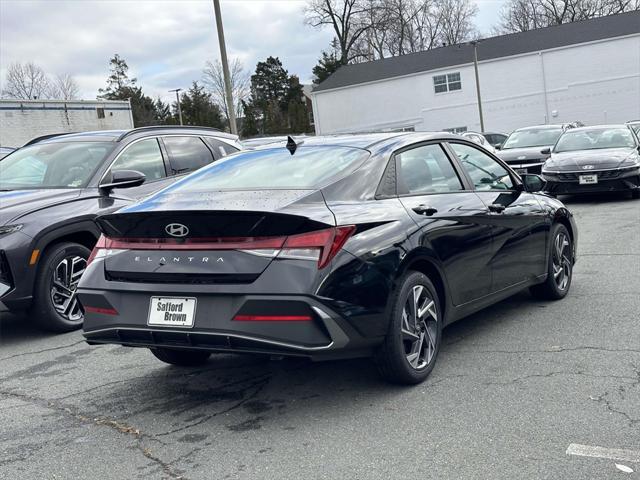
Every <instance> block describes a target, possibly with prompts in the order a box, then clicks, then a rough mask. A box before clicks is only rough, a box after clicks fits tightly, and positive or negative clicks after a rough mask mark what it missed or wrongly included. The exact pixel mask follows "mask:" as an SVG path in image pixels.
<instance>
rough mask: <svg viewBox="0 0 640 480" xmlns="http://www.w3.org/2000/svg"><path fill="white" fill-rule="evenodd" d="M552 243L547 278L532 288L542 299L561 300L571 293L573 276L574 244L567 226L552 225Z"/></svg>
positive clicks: (533, 292)
mask: <svg viewBox="0 0 640 480" xmlns="http://www.w3.org/2000/svg"><path fill="white" fill-rule="evenodd" d="M550 239H551V242H550V243H551V244H550V245H549V254H548V258H547V279H546V280H545V281H544V282H543V283H541V284H539V285H534V286H533V287H531V288H530V291H531V294H532V295H533V296H534V297H536V298H540V299H542V300H560V299H561V298H564V297H565V296H566V295H567V293H569V288H570V287H571V278H572V276H573V244H572V242H571V236H570V235H569V231H568V230H567V227H565V226H564V225H562V224H560V223H556V224H555V225H553V226H552V227H551V235H550Z"/></svg>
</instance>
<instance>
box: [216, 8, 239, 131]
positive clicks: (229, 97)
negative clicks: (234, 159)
mask: <svg viewBox="0 0 640 480" xmlns="http://www.w3.org/2000/svg"><path fill="white" fill-rule="evenodd" d="M213 9H214V11H215V14H216V28H217V29H218V43H220V60H221V61H222V73H223V75H224V89H225V93H226V101H227V112H228V113H229V128H230V129H231V133H233V134H234V135H237V134H238V127H237V126H236V110H235V107H234V104H233V94H232V93H231V78H230V75H229V62H228V61H227V47H226V46H225V43H224V30H223V29H222V14H221V13H220V0H213Z"/></svg>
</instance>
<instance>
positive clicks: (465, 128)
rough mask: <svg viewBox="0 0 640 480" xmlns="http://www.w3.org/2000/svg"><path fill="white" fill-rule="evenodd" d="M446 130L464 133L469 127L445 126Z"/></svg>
mask: <svg viewBox="0 0 640 480" xmlns="http://www.w3.org/2000/svg"><path fill="white" fill-rule="evenodd" d="M444 131H445V132H449V133H464V132H466V131H467V127H453V128H445V129H444Z"/></svg>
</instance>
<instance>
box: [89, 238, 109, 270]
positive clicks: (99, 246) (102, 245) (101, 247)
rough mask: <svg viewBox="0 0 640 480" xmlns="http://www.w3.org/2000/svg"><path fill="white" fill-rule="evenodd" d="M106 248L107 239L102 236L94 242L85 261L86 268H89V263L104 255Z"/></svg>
mask: <svg viewBox="0 0 640 480" xmlns="http://www.w3.org/2000/svg"><path fill="white" fill-rule="evenodd" d="M106 248H107V239H106V238H105V236H104V235H100V238H99V239H98V241H97V242H96V245H95V247H93V250H91V254H90V255H89V258H88V259H87V266H89V265H90V264H91V262H93V261H94V260H95V259H96V258H97V257H99V256H102V255H104V253H105V252H106Z"/></svg>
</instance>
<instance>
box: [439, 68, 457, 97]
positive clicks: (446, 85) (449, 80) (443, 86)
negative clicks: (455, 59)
mask: <svg viewBox="0 0 640 480" xmlns="http://www.w3.org/2000/svg"><path fill="white" fill-rule="evenodd" d="M433 89H434V90H435V92H436V93H444V92H453V91H454V90H462V80H461V79H460V72H456V73H446V74H444V75H435V76H434V77H433Z"/></svg>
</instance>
